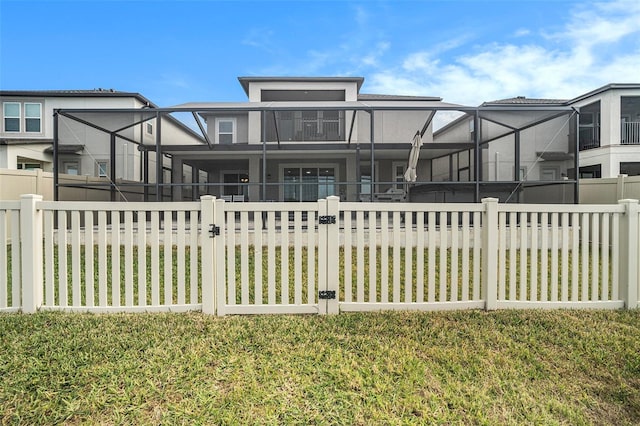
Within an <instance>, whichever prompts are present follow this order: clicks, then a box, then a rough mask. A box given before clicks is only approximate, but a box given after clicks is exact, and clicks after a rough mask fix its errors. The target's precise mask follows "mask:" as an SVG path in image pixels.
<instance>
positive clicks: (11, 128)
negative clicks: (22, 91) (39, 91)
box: [2, 102, 42, 133]
mask: <svg viewBox="0 0 640 426" xmlns="http://www.w3.org/2000/svg"><path fill="white" fill-rule="evenodd" d="M2 112H3V117H4V131H5V132H16V133H19V132H26V133H40V132H42V104H41V103H36V102H25V103H24V104H21V103H20V102H5V103H4V104H3V111H2ZM23 113H24V114H23ZM23 115H24V122H23V121H22V117H23Z"/></svg>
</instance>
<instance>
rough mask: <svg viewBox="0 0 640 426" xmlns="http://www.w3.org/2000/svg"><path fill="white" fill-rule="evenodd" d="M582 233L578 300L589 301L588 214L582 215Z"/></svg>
mask: <svg viewBox="0 0 640 426" xmlns="http://www.w3.org/2000/svg"><path fill="white" fill-rule="evenodd" d="M581 219H582V232H581V235H580V237H581V238H580V239H581V242H580V246H581V248H582V253H581V254H582V280H581V285H582V297H581V299H580V300H582V301H583V302H586V301H587V300H589V213H582V218H581Z"/></svg>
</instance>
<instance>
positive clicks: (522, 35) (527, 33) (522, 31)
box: [513, 28, 531, 37]
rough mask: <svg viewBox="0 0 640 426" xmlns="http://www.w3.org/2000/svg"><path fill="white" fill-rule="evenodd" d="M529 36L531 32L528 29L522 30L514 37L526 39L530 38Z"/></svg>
mask: <svg viewBox="0 0 640 426" xmlns="http://www.w3.org/2000/svg"><path fill="white" fill-rule="evenodd" d="M529 34H531V31H530V30H528V29H527V28H520V29H518V30H517V31H516V32H515V33H514V34H513V35H514V37H524V36H528V35H529Z"/></svg>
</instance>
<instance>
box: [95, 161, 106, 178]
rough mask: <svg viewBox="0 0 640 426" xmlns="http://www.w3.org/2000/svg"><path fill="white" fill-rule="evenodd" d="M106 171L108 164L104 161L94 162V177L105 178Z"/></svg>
mask: <svg viewBox="0 0 640 426" xmlns="http://www.w3.org/2000/svg"><path fill="white" fill-rule="evenodd" d="M107 170H109V162H108V161H104V160H97V161H96V175H98V177H107V176H108V175H107Z"/></svg>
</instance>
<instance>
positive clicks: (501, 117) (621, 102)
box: [433, 84, 640, 202]
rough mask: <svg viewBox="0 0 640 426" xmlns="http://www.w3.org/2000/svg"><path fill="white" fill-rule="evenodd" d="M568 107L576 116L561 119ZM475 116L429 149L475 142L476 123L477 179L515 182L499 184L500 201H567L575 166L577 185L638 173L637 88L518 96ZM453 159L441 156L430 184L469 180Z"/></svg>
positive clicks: (444, 132)
mask: <svg viewBox="0 0 640 426" xmlns="http://www.w3.org/2000/svg"><path fill="white" fill-rule="evenodd" d="M566 108H571V109H572V110H573V111H574V112H573V113H572V114H569V113H566V112H564V113H563V112H562V109H565V111H566ZM477 111H478V118H477V119H476V118H475V117H474V115H472V114H465V115H463V116H461V117H460V118H458V119H457V120H455V121H453V122H451V123H449V124H448V125H446V126H444V127H443V128H441V129H438V130H437V131H436V132H435V133H434V136H433V138H434V143H435V144H438V143H447V142H451V141H453V140H455V141H460V140H465V138H466V139H467V140H472V139H473V138H474V137H475V132H474V130H475V129H474V126H476V125H477V124H476V123H478V122H480V123H481V125H480V126H478V128H479V130H480V135H479V139H480V141H481V144H482V147H483V148H482V155H481V163H480V167H481V173H480V175H481V178H480V180H481V181H482V182H487V183H488V182H495V183H500V182H505V183H506V182H514V183H515V186H513V184H511V185H507V184H505V185H504V188H503V190H502V191H499V192H500V194H497V195H498V196H500V197H501V198H502V197H503V196H505V194H507V195H506V196H507V197H510V198H515V199H516V200H517V201H521V202H524V201H526V202H539V201H546V200H549V198H551V199H553V200H561V201H562V202H567V201H568V200H569V199H570V198H572V197H570V195H571V191H567V185H568V183H569V182H573V181H574V180H575V179H576V173H575V170H576V166H577V167H578V170H579V172H578V177H579V178H592V177H615V176H617V175H618V174H620V173H624V174H629V175H637V174H640V84H609V85H607V86H604V87H601V88H599V89H597V90H594V91H592V92H590V93H587V94H585V95H582V96H579V97H577V98H575V99H571V100H560V99H531V98H526V97H523V96H519V97H515V98H509V99H503V100H498V101H491V102H485V103H483V104H482V105H481V106H480V107H479V108H478V109H477ZM576 148H577V151H578V152H579V155H578V157H576V156H575V152H576ZM464 154H465V153H458V154H457V155H458V156H464ZM455 160H456V159H455V158H450V156H445V157H443V159H442V161H441V162H440V165H439V167H438V166H437V165H436V166H435V167H434V170H435V173H434V175H433V180H448V181H465V180H468V179H466V176H460V175H457V174H456V173H455V172H456V168H455V167H454V168H453V170H451V168H450V167H449V166H448V165H449V164H454V166H455V164H456V162H455ZM563 181H567V184H565V185H562V183H563ZM552 183H556V184H557V185H555V186H553V185H551V184H552ZM574 195H577V194H574Z"/></svg>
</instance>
